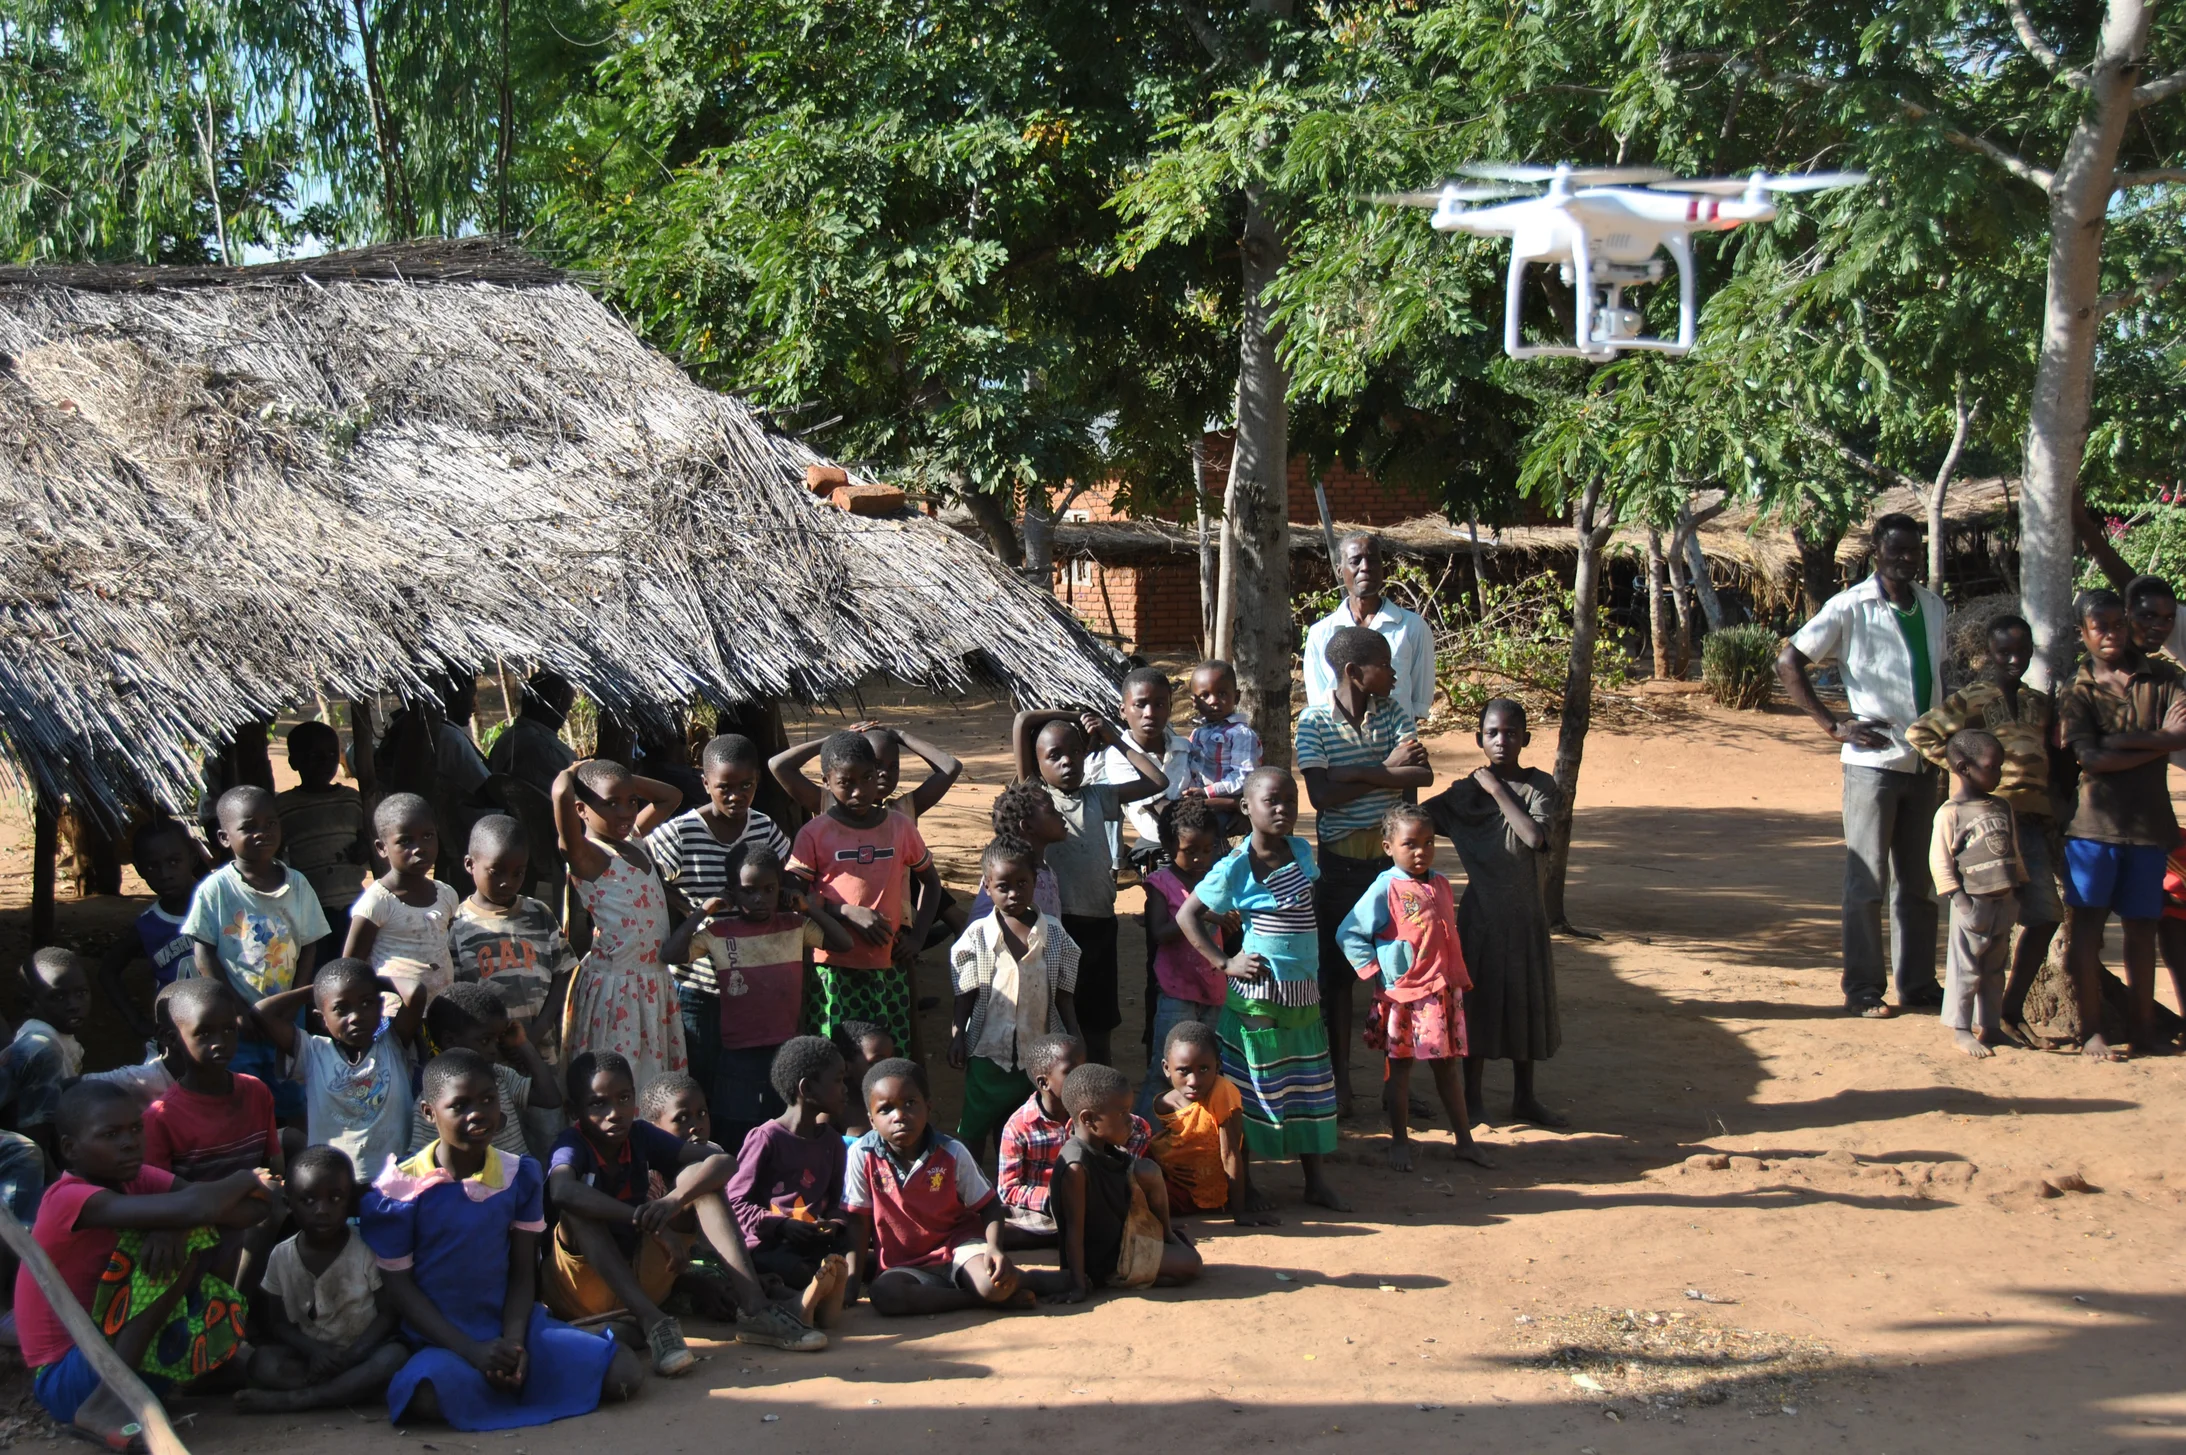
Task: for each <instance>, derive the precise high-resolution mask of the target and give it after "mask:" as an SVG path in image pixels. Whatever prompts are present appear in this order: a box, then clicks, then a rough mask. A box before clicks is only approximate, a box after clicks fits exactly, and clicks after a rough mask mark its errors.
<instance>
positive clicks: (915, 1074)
mask: <svg viewBox="0 0 2186 1455" xmlns="http://www.w3.org/2000/svg"><path fill="white" fill-rule="evenodd" d="M898 1079H901V1080H907V1081H909V1082H910V1083H911V1084H912V1085H913V1086H916V1087H917V1088H918V1091H919V1095H921V1096H925V1097H931V1096H932V1095H933V1094H934V1092H933V1087H932V1086H931V1085H930V1084H929V1083H928V1082H927V1080H926V1068H925V1067H924V1066H921V1065H919V1064H918V1062H916V1061H913V1060H911V1059H909V1058H908V1057H905V1056H889V1057H885V1058H883V1059H882V1060H879V1061H875V1062H874V1063H873V1064H872V1065H870V1066H868V1067H866V1068H865V1082H864V1084H863V1085H861V1086H860V1087H859V1088H858V1095H860V1096H862V1097H864V1098H865V1100H866V1101H867V1102H869V1103H870V1102H871V1101H872V1100H873V1088H874V1087H876V1086H878V1085H880V1084H881V1083H882V1082H883V1081H895V1080H898Z"/></svg>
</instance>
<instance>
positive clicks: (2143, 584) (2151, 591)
mask: <svg viewBox="0 0 2186 1455" xmlns="http://www.w3.org/2000/svg"><path fill="white" fill-rule="evenodd" d="M2151 596H2161V597H2163V598H2165V599H2166V600H2168V601H2171V602H2174V603H2175V602H2176V601H2177V600H2178V592H2177V591H2175V590H2173V589H2172V587H2171V583H2170V582H2168V581H2166V580H2164V579H2163V578H2162V577H2161V576H2135V577H2134V578H2133V579H2132V580H2130V581H2128V582H2126V583H2125V604H2126V605H2127V606H2128V607H2131V606H2132V605H2133V604H2134V603H2135V602H2139V601H2145V600H2147V599H2148V598H2149V597H2151Z"/></svg>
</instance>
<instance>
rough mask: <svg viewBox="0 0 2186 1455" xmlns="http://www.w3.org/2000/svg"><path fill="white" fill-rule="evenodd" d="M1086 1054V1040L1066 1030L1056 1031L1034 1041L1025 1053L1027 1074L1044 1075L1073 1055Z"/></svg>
mask: <svg viewBox="0 0 2186 1455" xmlns="http://www.w3.org/2000/svg"><path fill="white" fill-rule="evenodd" d="M1084 1054H1085V1042H1083V1041H1081V1040H1079V1039H1078V1038H1077V1037H1076V1036H1073V1035H1070V1034H1069V1033H1068V1032H1065V1031H1055V1032H1053V1033H1051V1034H1049V1035H1045V1036H1042V1037H1040V1039H1039V1040H1037V1041H1034V1042H1033V1043H1032V1049H1031V1050H1030V1051H1028V1052H1026V1053H1025V1074H1026V1075H1028V1076H1044V1075H1045V1074H1047V1073H1048V1072H1049V1071H1052V1070H1054V1069H1055V1067H1056V1066H1058V1065H1060V1064H1061V1063H1063V1062H1065V1061H1067V1060H1069V1059H1070V1058H1071V1057H1073V1056H1082V1055H1084Z"/></svg>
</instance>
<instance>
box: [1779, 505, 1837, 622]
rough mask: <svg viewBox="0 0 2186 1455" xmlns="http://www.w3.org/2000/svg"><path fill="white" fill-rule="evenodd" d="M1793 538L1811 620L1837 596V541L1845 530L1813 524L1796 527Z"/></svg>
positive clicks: (1800, 585)
mask: <svg viewBox="0 0 2186 1455" xmlns="http://www.w3.org/2000/svg"><path fill="white" fill-rule="evenodd" d="M1791 538H1792V539H1793V540H1795V541H1797V542H1798V543H1799V590H1800V593H1801V594H1802V595H1804V596H1805V597H1806V603H1805V604H1806V614H1807V615H1808V616H1810V617H1811V616H1813V615H1814V614H1815V613H1817V612H1819V611H1820V610H1821V609H1822V604H1823V603H1824V602H1826V601H1828V600H1829V598H1830V597H1832V596H1835V595H1836V594H1837V542H1838V541H1840V540H1842V539H1844V529H1843V527H1841V526H1835V525H1825V524H1822V523H1821V522H1813V523H1810V524H1806V525H1801V526H1798V527H1796V528H1794V529H1793V531H1792V533H1791Z"/></svg>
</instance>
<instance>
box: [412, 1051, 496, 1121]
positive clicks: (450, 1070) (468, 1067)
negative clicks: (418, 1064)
mask: <svg viewBox="0 0 2186 1455" xmlns="http://www.w3.org/2000/svg"><path fill="white" fill-rule="evenodd" d="M459 1081H483V1082H485V1083H486V1084H487V1085H488V1086H491V1087H493V1088H495V1089H496V1090H498V1089H499V1088H500V1082H498V1081H496V1080H495V1079H494V1075H493V1063H492V1062H491V1061H488V1060H487V1059H486V1058H485V1057H483V1056H481V1055H479V1054H478V1053H477V1052H476V1051H463V1050H456V1051H442V1052H441V1053H440V1054H439V1055H437V1056H435V1057H433V1059H432V1060H430V1061H427V1062H426V1063H425V1074H424V1075H423V1076H422V1077H420V1078H419V1083H418V1095H419V1096H421V1097H423V1098H424V1099H425V1100H426V1101H427V1102H437V1101H439V1100H440V1097H441V1093H443V1092H445V1091H446V1090H447V1089H448V1088H449V1087H451V1086H453V1085H455V1084H456V1083H457V1082H459ZM509 1110H514V1108H513V1107H512V1108H509Z"/></svg>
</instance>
